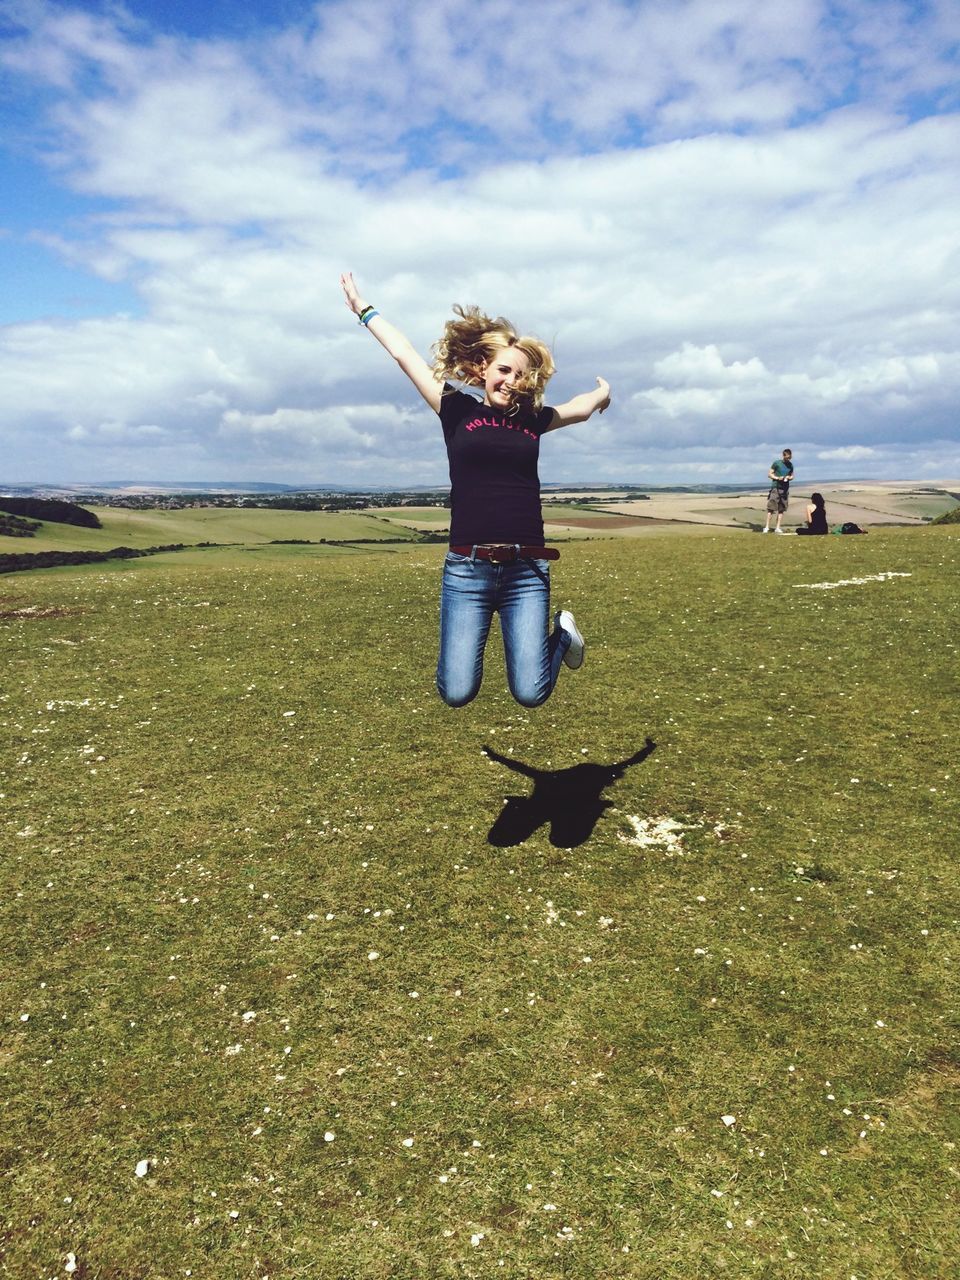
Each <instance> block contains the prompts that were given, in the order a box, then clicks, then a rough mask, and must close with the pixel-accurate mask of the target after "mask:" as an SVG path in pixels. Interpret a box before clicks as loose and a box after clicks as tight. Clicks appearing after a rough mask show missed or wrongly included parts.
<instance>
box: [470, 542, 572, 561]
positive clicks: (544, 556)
mask: <svg viewBox="0 0 960 1280" xmlns="http://www.w3.org/2000/svg"><path fill="white" fill-rule="evenodd" d="M450 550H451V551H452V552H453V554H454V555H457V556H470V558H471V559H474V560H489V561H490V562H491V564H513V562H514V561H515V560H559V559H560V552H559V551H558V550H557V548H556V547H515V546H503V547H488V546H476V547H451V548H450Z"/></svg>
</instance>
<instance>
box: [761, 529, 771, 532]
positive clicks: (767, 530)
mask: <svg viewBox="0 0 960 1280" xmlns="http://www.w3.org/2000/svg"><path fill="white" fill-rule="evenodd" d="M760 532H761V533H769V532H770V530H769V529H761V530H760Z"/></svg>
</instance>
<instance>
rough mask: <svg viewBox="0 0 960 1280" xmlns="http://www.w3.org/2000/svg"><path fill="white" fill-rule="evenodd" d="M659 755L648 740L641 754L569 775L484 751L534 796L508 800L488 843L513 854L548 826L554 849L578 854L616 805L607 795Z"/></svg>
mask: <svg viewBox="0 0 960 1280" xmlns="http://www.w3.org/2000/svg"><path fill="white" fill-rule="evenodd" d="M655 749H656V743H655V742H654V741H653V739H652V738H648V739H647V741H646V743H645V744H644V745H643V746H642V747H641V748H640V750H639V751H637V752H636V753H635V754H634V755H632V756H630V757H629V759H627V760H621V761H619V762H618V763H617V764H577V765H574V766H573V767H572V768H570V769H553V770H549V769H534V768H533V766H532V765H529V764H524V763H523V762H522V761H520V760H511V759H510V757H509V756H502V755H500V753H499V752H497V751H494V749H493V748H492V747H484V748H483V750H484V752H485V753H486V754H487V755H488V756H489V757H490V759H491V760H495V761H496V762H497V764H502V765H505V766H506V768H508V769H511V770H512V771H513V772H514V773H519V774H522V775H523V776H524V777H525V778H530V779H531V780H532V782H533V792H532V794H531V795H529V796H507V797H506V803H505V805H504V807H503V810H502V812H501V813H500V814H499V816H498V817H497V820H496V821H495V822H494V824H493V826H492V827H491V828H490V831H489V833H488V834H487V840H488V842H489V843H490V844H492V845H496V846H497V847H498V848H500V849H506V848H511V847H513V846H514V845H518V844H523V842H524V840H529V839H530V837H531V836H532V835H533V833H534V832H535V831H538V830H539V829H540V828H541V827H543V826H546V825H549V827H550V843H551V844H552V845H553V846H554V847H555V848H557V849H575V848H576V847H577V846H578V845H581V844H584V843H585V842H586V841H587V840H589V839H590V837H591V835H593V829H594V827H595V826H596V825H597V822H598V821H599V819H600V818H601V816H602V815H603V813H604V811H605V810H606V809H609V808H611V806H612V805H613V801H612V800H605V799H604V798H603V792H604V791H605V789H606V788H607V787H609V786H611V785H612V784H613V783H614V782H617V781H619V779H620V778H622V777H623V775H624V774H625V773H626V771H627V770H628V769H629V768H630V767H631V766H632V765H635V764H640V762H641V761H642V760H646V758H647V756H648V755H650V754H651V752H652V751H654V750H655Z"/></svg>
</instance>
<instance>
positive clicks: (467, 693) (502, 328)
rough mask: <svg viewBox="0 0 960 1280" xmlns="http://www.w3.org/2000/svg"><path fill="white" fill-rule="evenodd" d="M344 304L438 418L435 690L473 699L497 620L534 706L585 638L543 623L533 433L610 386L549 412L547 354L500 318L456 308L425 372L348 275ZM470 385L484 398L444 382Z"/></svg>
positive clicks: (579, 655) (545, 555) (558, 423)
mask: <svg viewBox="0 0 960 1280" xmlns="http://www.w3.org/2000/svg"><path fill="white" fill-rule="evenodd" d="M340 284H341V285H342V287H343V293H344V297H345V298H346V302H347V306H348V307H349V308H350V310H351V311H352V312H353V314H354V315H355V316H357V317H358V318H359V321H360V323H361V324H362V325H363V326H364V328H366V329H369V330H370V332H371V333H372V334H373V336H374V337H375V338H376V340H377V341H378V342H379V343H380V345H381V346H382V347H383V348H384V350H385V351H386V352H387V353H388V354H389V355H391V356H392V357H393V358H394V360H396V362H397V364H399V366H400V368H401V369H402V370H403V372H404V373H405V374H406V375H407V377H408V378H409V379H410V381H411V382H412V383H413V385H414V386H415V387H416V389H417V390H418V391H419V392H420V394H421V396H423V398H424V400H426V402H427V404H428V405H429V406H430V408H431V409H433V411H434V413H436V414H438V415H439V417H440V424H441V426H442V428H443V437H444V440H445V441H446V446H447V457H448V459H449V463H450V508H451V511H450V549H449V551H448V552H447V556H446V560H445V562H444V566H443V585H442V590H441V597H440V657H439V660H438V662H437V689H438V690H439V692H440V697H441V698H442V699H443V700H444V702H446V703H447V704H448V706H451V707H462V706H464V705H465V704H466V703H468V702H470V701H471V700H472V699H473V698H475V697H476V696H477V692H478V690H479V688H480V681H481V680H482V678H483V650H484V646H485V645H486V642H487V635H488V634H489V631H490V623H491V621H492V619H493V615H494V614H495V613H499V615H500V629H501V632H502V634H503V649H504V655H505V657H506V666H507V679H508V681H509V684H510V692H511V693H512V694H513V696H514V697H515V698H516V700H517V701H518V702H520V703H522V704H523V705H524V706H526V707H538V706H540V704H541V703H543V702H545V701H546V700H547V698H549V696H550V694H551V693H552V692H553V687H554V685H555V684H556V682H557V676H558V675H559V673H560V664H561V662H563V663H566V665H567V666H568V667H572V668H577V667H579V666H581V665H582V663H583V652H584V641H583V636H582V635H581V634H580V632H579V631H578V629H577V624H576V623H575V622H574V619H573V615H572V614H571V613H569V612H568V611H567V610H561V611H559V612H558V613H557V615H556V617H555V618H554V624H553V630H552V631H549V633H548V628H549V620H550V566H549V563H548V562H549V561H550V560H556V559H557V557H558V556H559V554H560V553H559V552H558V551H557V550H556V549H555V548H553V547H545V546H544V545H543V515H542V512H541V509H540V478H539V474H538V470H537V463H538V459H539V455H540V437H541V436H542V435H544V434H545V432H547V431H555V430H556V429H557V427H566V426H569V425H570V424H571V423H574V422H586V420H587V419H588V418H589V417H590V416H591V415H592V414H593V413H596V412H600V413H603V411H604V409H606V407H607V405H608V404H609V403H610V388H609V386H608V385H607V383H606V382H605V381H604V379H603V378H597V388H596V390H595V391H587V392H585V393H584V394H583V395H579V396H574V397H573V399H572V400H568V401H567V403H566V404H561V405H556V406H555V407H553V408H549V407H545V406H544V405H543V392H544V388H545V387H546V385H547V382H548V380H549V379H550V377H551V375H552V374H553V372H554V364H553V357H552V356H551V354H550V351H549V348H547V347H546V346H545V345H544V344H543V343H542V342H540V341H538V340H537V339H536V338H529V337H522V336H520V335H518V334H517V332H516V330H515V329H514V327H513V325H511V324H510V323H509V321H507V320H504V319H503V317H502V316H499V317H497V318H496V319H491V318H490V317H489V316H487V315H484V313H483V312H482V311H480V310H479V309H478V308H477V307H454V314H455V317H456V318H455V319H453V320H450V321H448V322H447V324H446V326H445V328H444V331H443V337H442V338H441V339H440V341H439V342H437V343H436V344H435V345H434V348H433V353H434V356H435V359H434V363H433V365H429V364H428V363H427V362H426V360H424V358H423V357H422V356H421V355H420V354H419V353H418V352H417V351H416V350H415V349H414V348H413V346H412V345H411V344H410V342H409V341H408V340H407V338H405V337H404V336H403V334H402V333H401V332H400V331H399V329H397V328H395V327H394V326H393V325H392V324H390V322H389V321H388V320H386V319H384V317H383V316H382V315H381V314H380V313H379V311H377V310H376V308H374V307H372V306H371V305H370V304H369V303H367V302H366V301H365V300H364V299H363V298H362V297H361V295H360V293H359V292H358V290H357V287H356V285H355V284H354V281H353V276H352V275H351V274H350V273H349V272H348V273H346V274H345V275H342V276H341V277H340ZM454 383H459V384H460V385H461V386H467V387H475V388H477V390H478V391H480V392H482V399H479V398H475V397H474V396H472V395H468V394H467V393H466V392H464V391H460V390H458V389H457V388H456V387H455V386H454V385H453V384H454Z"/></svg>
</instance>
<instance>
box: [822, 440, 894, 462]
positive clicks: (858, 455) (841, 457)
mask: <svg viewBox="0 0 960 1280" xmlns="http://www.w3.org/2000/svg"><path fill="white" fill-rule="evenodd" d="M879 456H880V455H879V454H878V452H877V450H876V449H869V448H867V447H866V446H865V445H860V444H853V445H848V446H847V448H845V449H822V450H821V451H820V452H819V453H818V454H817V460H818V461H819V462H865V461H866V459H867V458H877V457H879Z"/></svg>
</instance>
